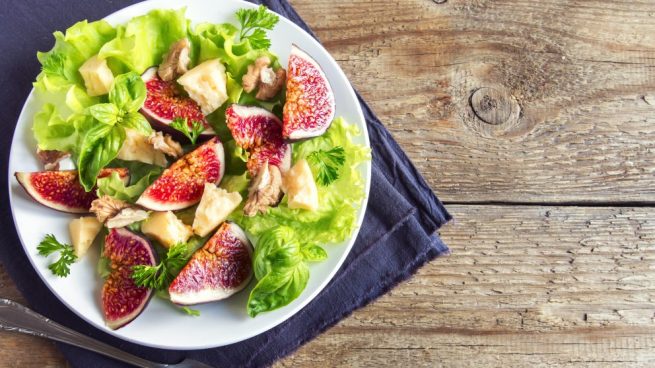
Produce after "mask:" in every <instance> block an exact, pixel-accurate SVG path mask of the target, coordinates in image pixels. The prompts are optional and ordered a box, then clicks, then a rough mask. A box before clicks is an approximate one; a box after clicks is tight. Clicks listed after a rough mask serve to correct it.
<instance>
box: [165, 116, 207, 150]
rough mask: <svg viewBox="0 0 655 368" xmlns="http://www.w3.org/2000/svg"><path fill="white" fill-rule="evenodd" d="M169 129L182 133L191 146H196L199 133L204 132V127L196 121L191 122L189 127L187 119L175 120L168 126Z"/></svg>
mask: <svg viewBox="0 0 655 368" xmlns="http://www.w3.org/2000/svg"><path fill="white" fill-rule="evenodd" d="M170 127H171V128H173V129H175V130H178V131H180V132H182V134H184V135H185V136H186V137H187V138H189V140H190V141H191V144H196V140H197V139H198V137H199V136H200V133H202V132H203V131H205V126H204V125H202V123H201V122H199V121H197V120H191V125H189V122H188V120H187V118H180V117H178V118H175V119H173V121H172V122H171V124H170Z"/></svg>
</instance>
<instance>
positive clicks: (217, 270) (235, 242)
mask: <svg viewBox="0 0 655 368" xmlns="http://www.w3.org/2000/svg"><path fill="white" fill-rule="evenodd" d="M252 256H253V248H252V244H251V243H250V241H249V240H248V238H247V237H246V234H245V232H244V231H243V230H242V229H241V228H240V227H239V226H238V225H237V224H235V223H233V222H229V221H226V222H224V223H223V224H222V225H221V226H220V227H219V228H218V230H217V231H216V233H215V234H214V235H213V236H212V237H211V238H210V239H209V240H208V241H207V243H206V244H205V245H204V246H203V247H202V248H201V249H198V250H197V251H196V252H195V253H194V254H193V256H191V259H190V260H189V263H187V264H186V266H184V268H183V269H182V271H180V273H179V274H178V275H177V277H176V278H175V279H174V280H173V282H172V283H171V285H170V286H169V288H168V292H169V294H170V296H171V301H172V302H173V303H176V304H180V305H192V304H199V303H207V302H211V301H217V300H221V299H225V298H228V297H229V296H231V295H233V294H235V293H237V292H239V291H240V290H242V289H243V288H244V287H246V285H248V282H250V279H251V278H252V273H253V272H252Z"/></svg>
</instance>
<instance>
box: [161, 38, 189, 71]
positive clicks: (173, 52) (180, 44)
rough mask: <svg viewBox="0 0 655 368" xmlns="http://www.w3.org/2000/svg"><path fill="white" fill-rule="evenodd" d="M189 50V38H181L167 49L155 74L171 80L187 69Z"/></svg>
mask: <svg viewBox="0 0 655 368" xmlns="http://www.w3.org/2000/svg"><path fill="white" fill-rule="evenodd" d="M190 52H191V44H190V43H189V40H188V39H186V38H183V39H181V40H179V41H177V42H175V43H174V44H172V45H171V47H170V48H169V49H168V53H167V54H166V56H165V57H164V60H163V61H162V62H161V64H159V67H158V68H157V75H159V78H161V79H162V80H164V81H167V82H169V81H172V80H174V79H176V78H177V77H179V76H181V75H183V74H184V73H186V72H188V71H189V63H191V59H190V58H189V53H190Z"/></svg>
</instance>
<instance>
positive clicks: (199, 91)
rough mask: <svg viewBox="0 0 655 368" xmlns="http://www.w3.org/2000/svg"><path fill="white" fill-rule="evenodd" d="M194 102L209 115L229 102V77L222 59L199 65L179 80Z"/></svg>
mask: <svg viewBox="0 0 655 368" xmlns="http://www.w3.org/2000/svg"><path fill="white" fill-rule="evenodd" d="M177 83H179V84H180V85H181V86H182V87H183V88H184V90H185V91H186V92H187V93H188V94H189V97H191V99H192V100H194V101H196V103H197V104H198V105H200V110H201V111H202V113H203V114H205V115H209V114H211V113H212V112H214V111H216V109H218V108H219V107H221V105H222V104H223V103H224V102H225V101H227V75H226V74H225V66H224V65H223V63H221V61H220V59H212V60H207V61H205V62H203V63H202V64H199V65H197V66H196V67H194V68H193V69H191V70H189V71H188V72H186V73H184V74H183V75H182V76H181V77H180V78H178V79H177Z"/></svg>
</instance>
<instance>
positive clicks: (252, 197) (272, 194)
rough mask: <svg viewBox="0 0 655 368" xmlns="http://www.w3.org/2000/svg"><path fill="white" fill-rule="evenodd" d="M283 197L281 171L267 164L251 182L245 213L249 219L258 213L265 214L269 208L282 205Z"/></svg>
mask: <svg viewBox="0 0 655 368" xmlns="http://www.w3.org/2000/svg"><path fill="white" fill-rule="evenodd" d="M283 196H284V193H282V174H281V173H280V169H278V167H277V166H275V165H269V164H268V162H267V163H266V164H265V165H263V166H262V167H261V168H260V169H259V171H258V172H257V174H256V175H255V177H254V178H253V179H252V181H251V182H250V186H249V188H248V199H247V200H246V203H245V205H244V206H243V213H244V214H245V215H246V216H248V217H252V216H255V215H256V214H257V212H261V213H265V212H266V209H267V208H268V207H271V206H276V205H277V204H278V203H280V200H282V197H283Z"/></svg>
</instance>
